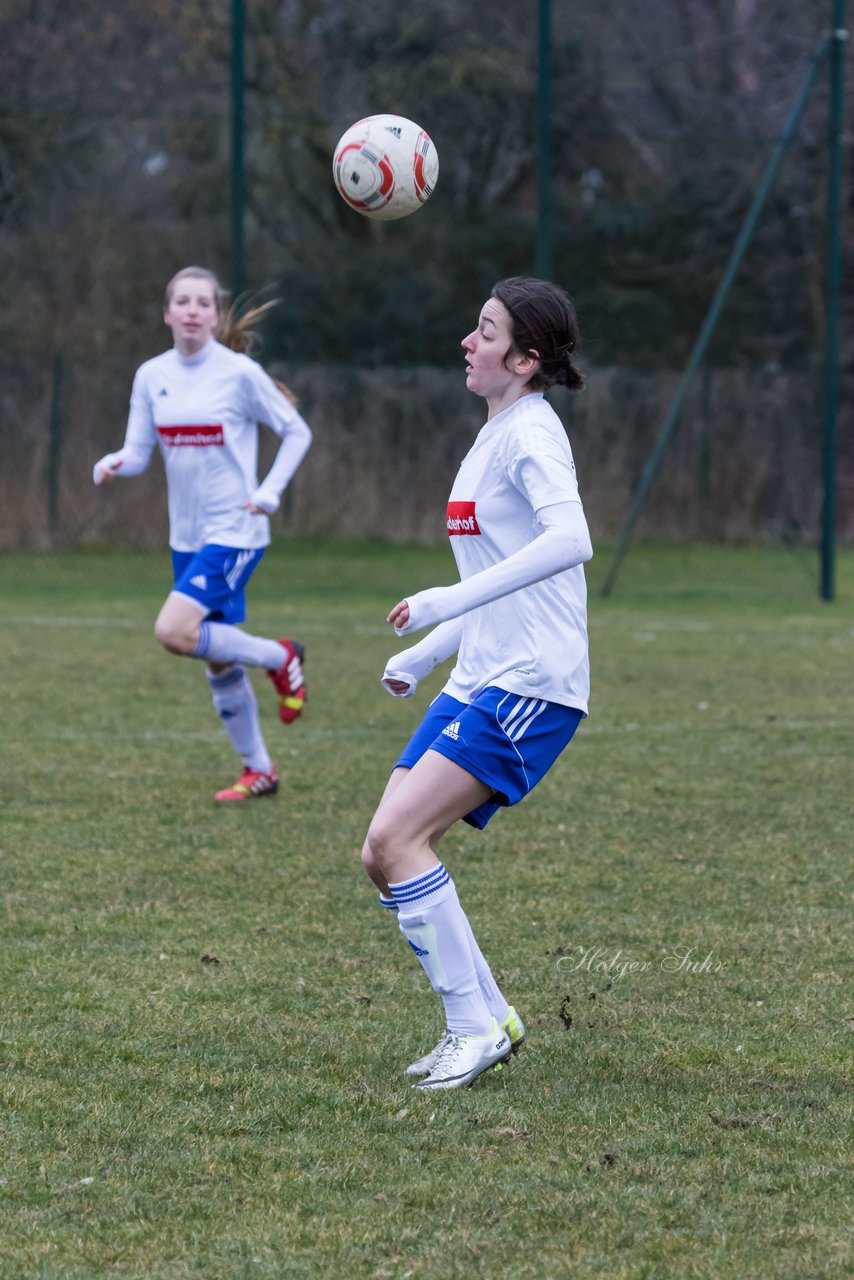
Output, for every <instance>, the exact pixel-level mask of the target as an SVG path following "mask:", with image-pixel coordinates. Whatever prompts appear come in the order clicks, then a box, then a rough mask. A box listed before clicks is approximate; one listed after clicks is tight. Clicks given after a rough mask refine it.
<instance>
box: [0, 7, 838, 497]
mask: <svg viewBox="0 0 854 1280" xmlns="http://www.w3.org/2000/svg"><path fill="white" fill-rule="evenodd" d="M829 17H830V3H829V0H655V3H654V4H650V3H648V0H595V2H594V0H576V2H575V3H572V4H570V3H569V2H568V0H553V47H552V57H553V73H554V88H553V100H554V155H553V163H554V200H555V241H556V244H555V271H554V275H555V278H556V279H558V280H559V281H560V282H561V283H563V284H564V285H565V286H566V287H567V288H568V289H569V291H570V293H571V294H572V295H573V296H574V298H575V301H576V303H577V307H578V311H579V314H580V317H581V321H582V331H583V335H584V346H583V356H584V361H585V364H586V366H587V367H588V368H589V369H591V370H593V369H606V368H612V367H619V368H621V369H623V370H626V371H636V372H639V373H648V374H650V375H658V374H663V373H665V372H667V371H674V370H676V371H678V370H679V368H680V367H681V365H682V364H683V363H684V361H685V358H686V356H687V354H688V352H689V351H690V348H691V345H692V343H693V340H694V338H695V336H696V333H697V331H698V329H699V326H700V324H701V322H702V319H703V316H704V314H705V311H706V308H707V306H708V304H709V301H710V299H711V296H712V294H713V292H714V289H715V287H716V285H717V283H718V281H719V279H720V276H721V273H722V270H723V267H724V265H725V262H726V259H727V256H728V254H729V252H730V249H731V247H732V244H733V241H734V239H735V236H736V234H737V231H738V228H739V225H740V223H741V219H742V218H743V216H744V213H745V210H746V209H747V207H748V204H749V202H750V200H751V198H752V196H753V193H754V191H755V187H756V183H757V179H758V177H759V174H760V172H761V170H762V167H763V165H764V164H765V162H766V160H767V158H768V155H769V154H770V151H771V148H772V146H773V144H774V142H775V140H776V138H777V137H778V136H779V133H780V129H781V125H782V122H783V120H784V119H785V116H786V114H787V113H788V110H789V108H790V106H791V103H792V100H793V98H794V94H795V92H796V90H797V88H798V85H799V84H800V82H801V80H802V78H803V76H804V75H805V73H806V70H807V67H808V66H809V63H810V60H811V59H812V57H813V55H814V52H815V50H816V48H817V45H818V42H819V39H820V38H821V36H822V35H823V33H824V31H825V29H826V27H827V24H828V21H829ZM230 24H231V3H230V0H205V3H202V0H182V3H180V4H177V3H173V2H172V0H148V3H146V4H145V5H137V6H129V7H126V8H122V9H119V8H118V7H117V6H115V5H113V4H107V3H106V2H105V0H75V4H74V5H73V6H64V5H61V4H59V3H58V0H4V5H3V7H2V11H0V273H2V278H3V281H4V285H5V291H4V292H5V297H6V306H5V307H4V308H3V312H2V315H0V349H2V352H3V353H4V358H5V363H3V364H0V377H3V378H4V380H5V383H6V395H5V396H4V397H0V413H2V417H0V432H2V433H4V435H5V434H8V433H10V432H14V431H15V430H16V427H17V426H18V424H17V423H16V422H15V421H14V417H15V415H18V417H20V404H21V397H22V395H24V391H23V390H22V386H23V384H22V383H21V379H22V378H23V379H24V382H26V384H27V386H28V387H30V390H29V392H28V393H27V395H28V402H29V403H30V404H32V403H33V402H34V401H35V399H36V398H37V396H38V394H39V387H40V388H41V390H42V391H43V390H44V386H45V383H46V381H47V377H48V375H47V366H46V365H45V364H44V361H45V360H48V359H50V358H51V356H52V354H53V353H56V352H60V353H62V356H63V358H64V359H65V360H66V361H67V362H68V367H70V368H73V369H74V370H76V371H77V376H78V378H81V379H82V378H83V370H84V369H85V370H86V371H88V372H89V373H90V374H91V375H92V376H94V371H96V370H98V369H100V370H101V371H102V373H103V378H104V381H105V382H106V381H110V385H111V386H112V385H113V382H114V384H115V388H116V389H115V390H114V391H111V392H110V395H109V396H108V398H107V399H106V401H105V400H104V398H103V395H104V394H106V393H103V394H102V395H101V398H100V399H99V400H98V411H99V413H101V414H105V415H106V416H107V417H108V418H109V421H108V422H106V423H105V425H104V428H103V430H104V433H105V437H106V438H105V439H104V440H103V444H104V447H107V446H109V445H113V444H117V443H118V442H119V439H120V436H121V429H122V423H123V419H124V414H125V407H126V400H127V391H128V389H129V384H130V377H131V375H132V372H133V369H134V368H135V366H136V365H137V364H138V363H139V362H140V361H141V360H143V359H145V358H147V357H148V356H150V355H152V354H154V353H156V352H157V351H159V350H162V349H163V348H164V347H165V345H166V334H165V331H164V330H163V328H162V318H161V305H162V290H163V285H164V284H165V281H166V280H167V279H168V278H169V276H171V274H172V273H173V272H174V271H175V270H177V269H178V268H179V267H181V266H184V265H186V264H187V263H188V262H201V263H204V264H206V265H211V266H213V267H214V268H215V269H217V270H218V271H219V272H220V274H221V275H222V276H223V278H224V280H225V281H226V282H227V281H228V279H229V273H230V120H231V98H230V87H231V81H230V74H231V73H230V57H231V26H230ZM536 91H537V6H536V5H534V4H533V3H530V4H518V5H517V4H514V5H496V4H494V3H483V2H475V3H463V2H462V0H431V2H430V3H423V2H420V3H416V2H414V0H374V3H373V4H372V5H370V6H365V5H363V4H356V3H354V2H353V0H247V4H246V113H245V124H246V201H247V204H246V283H247V286H248V288H249V289H250V290H258V289H266V290H267V291H268V293H267V295H265V296H269V295H272V296H277V297H279V298H281V305H280V306H279V308H278V309H277V310H276V311H274V312H273V313H272V317H271V319H270V321H269V322H268V324H267V327H266V330H265V333H264V348H263V352H262V356H263V359H264V361H265V363H268V364H269V363H276V362H279V363H281V364H283V365H284V366H285V367H287V368H288V369H290V370H291V371H293V369H294V368H299V367H300V366H308V365H311V366H313V368H314V370H315V371H316V369H317V367H318V366H324V365H330V366H331V365H339V366H340V365H342V364H343V365H349V366H355V367H358V368H362V369H365V368H367V369H383V368H386V369H392V368H396V369H400V368H401V367H403V366H416V365H417V366H422V365H431V366H443V367H445V368H450V369H453V368H460V363H459V361H460V353H459V340H460V338H461V337H462V335H463V334H464V333H466V332H467V331H468V329H469V328H470V327H471V324H472V322H473V318H474V317H475V316H476V314H477V310H478V308H479V306H480V304H481V302H482V300H483V297H484V296H485V295H486V293H487V292H488V290H489V288H490V287H491V285H492V283H493V282H494V281H495V280H496V279H497V278H500V277H501V276H505V275H509V274H513V273H516V272H529V271H531V270H532V268H533V263H534V254H535V239H536V218H537V181H536ZM378 111H394V112H398V113H400V114H403V115H407V116H410V117H411V118H413V119H416V120H417V121H418V122H419V123H421V124H422V125H423V126H424V127H425V128H426V129H427V130H428V131H429V132H430V134H431V135H432V137H433V139H434V141H435V143H436V145H437V149H438V152H439V157H440V166H441V167H440V175H439V182H438V186H437V191H436V194H435V196H434V197H433V199H432V200H431V202H430V203H429V204H428V205H427V206H426V207H425V208H424V209H423V210H421V211H419V213H418V214H417V215H416V216H414V217H411V218H409V219H406V220H404V221H402V222H396V223H391V224H374V223H371V222H369V221H368V220H366V219H363V218H360V217H359V216H357V215H355V214H354V213H353V212H352V211H351V210H350V209H349V208H348V207H347V206H346V205H345V204H344V202H343V201H342V200H341V199H340V197H339V196H338V195H337V194H336V192H335V190H334V188H333V185H332V178H331V154H332V150H333V147H334V144H335V142H336V140H337V139H338V137H339V136H340V134H341V133H342V132H343V131H344V129H345V128H346V127H347V126H348V125H349V124H350V123H351V122H352V121H354V120H356V119H358V118H360V117H361V116H363V115H366V114H370V113H374V112H378ZM826 128H827V87H826V83H825V82H820V83H819V86H818V88H817V90H816V92H815V93H814V95H813V99H812V101H811V103H810V106H809V108H808V110H807V112H806V114H805V117H804V120H803V122H802V125H801V127H800V130H799V133H798V137H797V139H796V142H795V144H794V145H793V147H792V148H791V150H790V153H789V155H788V157H787V159H786V162H785V165H784V167H783V171H782V174H781V176H780V179H779V180H778V183H777V185H776V188H775V191H774V194H773V198H772V201H771V203H770V206H769V208H768V209H767V210H766V213H765V215H764V217H763V220H762V223H761V226H760V229H759V233H758V236H757V238H756V240H755V242H754V244H753V245H752V247H751V249H750V251H749V253H748V256H747V259H746V261H745V265H744V267H743V269H742V272H741V274H740V276H739V279H738V282H737V286H736V288H735V290H734V291H733V293H732V295H731V297H730V299H729V302H728V304H727V308H726V312H725V315H724V318H723V321H722V323H721V325H720V326H719V328H718V331H717V334H716V336H715V338H714V340H713V343H712V346H711V348H710V352H709V356H708V363H709V366H710V368H712V369H726V370H732V369H741V370H753V371H756V375H757V378H759V379H760V380H762V379H764V380H767V378H768V377H772V376H777V375H780V374H786V375H788V374H792V375H794V374H797V373H804V374H807V375H810V376H814V375H815V374H816V371H817V370H818V369H819V368H820V364H821V357H822V336H823V324H824V319H823V291H824V281H823V272H824V243H825V221H824V220H825V217H826V210H825V204H826V168H827V157H826V145H825V134H826ZM847 155H848V156H850V141H849V143H848V146H847ZM846 236H847V241H848V242H847V244H846V260H847V261H848V262H850V260H851V254H850V237H851V230H850V227H847V228H846ZM848 296H849V297H850V291H849V292H848ZM850 306H851V304H850V303H848V310H847V312H846V315H845V318H844V320H845V338H846V345H845V372H846V380H845V382H844V385H843V392H844V395H845V396H846V401H845V405H844V408H843V416H844V417H845V415H847V414H848V413H849V412H850V410H849V403H850V385H849V378H850V375H851V372H852V357H851V347H850V330H851V323H850V322H851V311H850ZM40 361H41V362H42V363H41V364H40V363H39V362H40ZM32 362H35V364H34V366H33V367H34V368H38V369H40V370H41V381H40V382H39V383H38V385H36V382H37V375H32V378H33V379H35V380H36V381H33V385H32V386H30V382H29V381H28V378H29V375H27V378H25V377H24V373H23V372H22V371H23V370H24V369H25V367H29V364H30V363H32ZM108 373H109V377H108ZM313 376H314V375H313ZM16 378H17V380H18V382H19V383H21V385H19V386H18V387H17V390H16V391H15V394H12V393H11V391H10V390H9V388H10V386H11V383H12V382H13V381H15V379H16ZM296 381H297V382H298V381H299V377H298V375H296ZM91 396H92V397H95V392H94V391H92V392H91ZM95 398H97V397H95ZM802 398H804V397H802ZM805 398H806V399H809V397H805ZM84 400H85V396H84ZM43 408H44V406H43ZM46 411H47V410H46V409H45V410H44V412H46ZM606 411H607V410H606ZM845 420H846V421H847V417H846V418H845ZM816 431H818V427H817V426H816ZM848 434H849V435H850V431H849V432H848ZM95 444H97V446H98V447H100V444H101V441H100V440H98V441H96V442H93V447H95ZM86 447H87V448H88V447H89V442H88V440H87V442H86ZM846 447H847V446H845V445H843V452H844V449H845V448H846ZM816 465H817V460H816ZM843 472H844V467H843Z"/></svg>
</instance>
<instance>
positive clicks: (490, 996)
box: [379, 893, 510, 1025]
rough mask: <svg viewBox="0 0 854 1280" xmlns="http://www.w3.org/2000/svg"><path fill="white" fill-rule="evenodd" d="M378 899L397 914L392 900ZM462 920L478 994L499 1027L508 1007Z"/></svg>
mask: <svg viewBox="0 0 854 1280" xmlns="http://www.w3.org/2000/svg"><path fill="white" fill-rule="evenodd" d="M379 897H380V906H382V907H385V908H386V909H387V910H388V911H391V912H392V914H393V915H397V914H398V911H397V903H396V902H395V900H394V898H387V897H385V895H384V894H382V893H381V894H380V895H379ZM463 918H464V919H465V922H466V928H467V930H468V939H469V950H470V951H471V956H472V960H473V961H474V971H475V973H476V974H477V981H478V985H479V987H480V994H481V995H482V996H483V1000H484V1004H485V1005H486V1007H487V1009H488V1010H489V1012H490V1013H491V1014H492V1016H493V1017H494V1018H495V1019H496V1021H497V1022H498V1024H499V1025H500V1024H501V1023H502V1022H503V1021H504V1019H505V1018H506V1017H507V1015H508V1013H509V1012H510V1005H509V1004H508V1002H507V1000H506V998H505V996H504V993H503V992H502V990H501V988H500V987H499V986H498V983H497V982H496V981H495V978H494V977H493V974H492V970H491V969H490V967H489V965H488V964H487V963H486V959H485V957H484V954H483V952H482V951H481V949H480V947H479V946H478V944H477V939H476V938H475V936H474V934H473V933H472V927H471V924H470V923H469V918H468V916H467V915H465V913H463Z"/></svg>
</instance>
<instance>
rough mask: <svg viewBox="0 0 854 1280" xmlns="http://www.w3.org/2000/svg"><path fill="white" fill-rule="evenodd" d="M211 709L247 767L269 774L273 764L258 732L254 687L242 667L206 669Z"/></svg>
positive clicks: (259, 726)
mask: <svg viewBox="0 0 854 1280" xmlns="http://www.w3.org/2000/svg"><path fill="white" fill-rule="evenodd" d="M206 675H207V677H208V684H209V685H210V689H211V697H212V698H213V704H214V710H215V711H216V713H217V715H218V716H219V718H220V720H221V721H222V724H223V728H224V729H225V731H226V733H227V734H228V739H229V742H230V743H231V745H232V746H233V747H234V750H235V751H236V752H237V754H238V755H239V756H240V758H241V760H242V761H243V763H244V765H245V766H246V767H247V768H248V769H260V770H261V772H262V773H269V772H270V770H271V769H272V767H273V763H272V761H271V759H270V755H269V752H268V751H267V744H266V743H265V742H264V738H263V736H262V734H261V724H260V722H259V719H258V703H257V702H256V700H255V690H254V689H253V688H252V684H251V683H250V680H249V677H248V676H247V674H246V672H245V671H244V670H243V668H242V667H229V669H228V670H227V671H220V672H219V674H218V675H214V673H213V672H212V671H208V672H206Z"/></svg>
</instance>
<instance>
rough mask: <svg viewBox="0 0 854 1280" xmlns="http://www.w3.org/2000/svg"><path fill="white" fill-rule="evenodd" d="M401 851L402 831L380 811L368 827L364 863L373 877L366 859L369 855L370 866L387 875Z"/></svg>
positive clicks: (363, 852) (363, 856)
mask: <svg viewBox="0 0 854 1280" xmlns="http://www.w3.org/2000/svg"><path fill="white" fill-rule="evenodd" d="M399 852H400V833H399V831H398V830H397V829H396V828H395V826H394V825H393V824H392V823H391V822H389V821H387V820H386V819H384V818H383V814H382V811H380V812H379V813H377V814H375V815H374V820H373V822H372V823H371V825H370V827H369V828H368V836H367V839H366V840H365V847H364V849H363V850H362V865H363V866H364V868H365V870H366V871H367V872H368V875H369V876H371V879H373V876H372V875H371V872H370V871H369V870H368V862H366V860H365V858H366V856H367V858H368V859H369V861H370V866H371V867H372V868H373V869H374V870H375V871H377V872H379V874H380V875H381V876H386V877H387V876H388V872H389V870H390V869H391V867H392V866H393V865H394V863H395V861H396V858H397V855H398V854H399Z"/></svg>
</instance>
